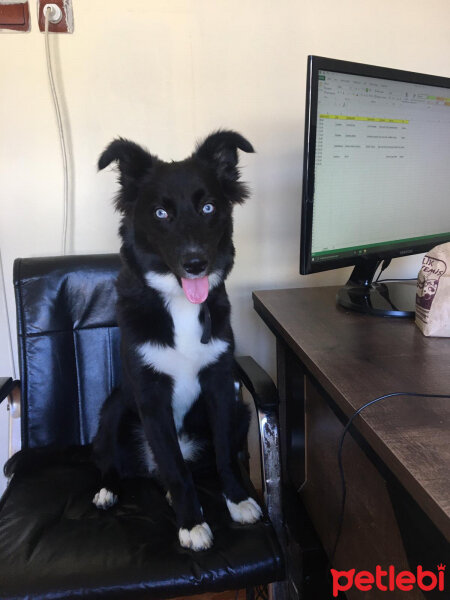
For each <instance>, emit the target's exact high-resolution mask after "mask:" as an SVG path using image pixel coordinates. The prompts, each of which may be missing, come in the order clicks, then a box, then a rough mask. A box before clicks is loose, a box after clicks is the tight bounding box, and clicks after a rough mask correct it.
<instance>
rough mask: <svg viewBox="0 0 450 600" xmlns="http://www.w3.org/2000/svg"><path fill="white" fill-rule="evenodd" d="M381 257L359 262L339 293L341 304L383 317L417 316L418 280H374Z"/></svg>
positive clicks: (338, 301)
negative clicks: (375, 281) (416, 282)
mask: <svg viewBox="0 0 450 600" xmlns="http://www.w3.org/2000/svg"><path fill="white" fill-rule="evenodd" d="M380 263H381V260H373V261H371V260H367V261H364V263H361V264H359V265H356V267H355V268H354V269H353V272H352V274H351V275H350V279H349V280H348V281H347V283H346V284H345V286H344V287H342V288H341V289H340V290H339V291H338V294H337V303H338V304H339V305H340V306H343V307H344V308H347V309H349V310H356V311H358V312H362V313H367V314H370V315H376V316H380V317H409V318H414V315H415V305H416V284H415V282H411V283H409V282H400V281H392V282H389V283H373V277H374V275H375V272H376V270H377V268H378V267H379V265H380Z"/></svg>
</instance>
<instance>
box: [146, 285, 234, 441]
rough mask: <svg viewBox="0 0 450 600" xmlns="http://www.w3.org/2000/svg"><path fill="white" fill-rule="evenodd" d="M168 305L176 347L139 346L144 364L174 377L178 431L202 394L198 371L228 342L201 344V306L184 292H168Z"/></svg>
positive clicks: (222, 350) (174, 403)
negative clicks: (192, 302) (190, 299)
mask: <svg viewBox="0 0 450 600" xmlns="http://www.w3.org/2000/svg"><path fill="white" fill-rule="evenodd" d="M166 306H167V309H168V310H169V312H170V314H171V316H172V320H173V324H174V347H173V348H171V347H169V346H161V345H156V344H153V343H152V342H145V343H143V344H140V345H139V346H138V353H139V356H140V357H141V360H142V362H143V363H144V364H146V365H149V366H151V367H153V368H154V369H155V370H156V371H158V372H160V373H165V374H166V375H169V376H170V377H172V379H173V393H172V410H173V416H174V421H175V426H176V428H177V431H179V430H180V429H181V427H182V425H183V419H184V416H185V415H186V413H187V412H188V410H189V409H190V408H191V406H192V404H193V403H194V402H195V400H196V399H197V398H198V396H199V394H200V383H199V380H198V374H199V372H200V371H201V370H202V369H203V368H204V367H206V366H208V365H210V364H212V363H214V362H215V361H216V360H217V359H218V358H219V356H220V355H221V354H223V352H225V351H226V349H227V347H228V343H227V342H225V341H224V340H220V339H214V338H213V339H211V340H210V342H209V343H207V344H202V343H201V341H200V340H201V337H202V326H201V324H200V322H199V313H200V306H199V305H197V304H191V303H190V302H189V301H188V300H187V299H186V297H185V296H184V294H183V292H182V291H181V290H180V293H179V294H173V295H170V297H169V296H166Z"/></svg>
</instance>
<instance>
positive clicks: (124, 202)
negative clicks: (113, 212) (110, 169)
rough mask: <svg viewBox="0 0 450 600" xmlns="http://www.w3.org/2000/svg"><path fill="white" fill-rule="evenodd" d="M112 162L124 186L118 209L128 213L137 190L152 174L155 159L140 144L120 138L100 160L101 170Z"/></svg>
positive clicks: (118, 199)
mask: <svg viewBox="0 0 450 600" xmlns="http://www.w3.org/2000/svg"><path fill="white" fill-rule="evenodd" d="M112 162H117V164H118V167H119V173H120V176H119V183H120V185H121V186H122V191H121V193H120V194H119V196H118V197H117V200H116V207H117V209H118V210H120V211H122V212H126V209H127V207H128V206H129V204H130V203H131V202H132V201H133V200H134V199H135V197H136V188H137V186H138V184H139V182H140V180H141V179H142V177H144V175H147V174H148V173H150V171H151V169H152V166H153V162H154V157H152V155H151V154H149V153H148V152H147V151H146V150H144V148H142V147H141V146H139V145H138V144H135V143H134V142H131V141H130V140H125V139H123V138H118V139H116V140H113V141H112V142H111V143H110V144H109V146H107V148H105V150H104V151H103V153H102V154H101V156H100V158H99V159H98V168H99V170H101V169H104V168H105V167H107V166H108V165H109V164H111V163H112Z"/></svg>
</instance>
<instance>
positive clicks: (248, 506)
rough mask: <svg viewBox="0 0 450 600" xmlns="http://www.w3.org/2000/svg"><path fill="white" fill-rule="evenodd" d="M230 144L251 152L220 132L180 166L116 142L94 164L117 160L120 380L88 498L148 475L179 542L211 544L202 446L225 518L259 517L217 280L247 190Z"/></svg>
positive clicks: (109, 404)
mask: <svg viewBox="0 0 450 600" xmlns="http://www.w3.org/2000/svg"><path fill="white" fill-rule="evenodd" d="M238 149H240V150H243V151H244V152H253V148H252V146H251V144H250V143H249V142H248V141H247V140H246V139H244V138H243V137H242V136H241V135H239V134H238V133H235V132H233V131H218V132H216V133H213V134H212V135H210V136H209V137H208V138H206V139H205V140H204V142H203V143H201V144H199V145H198V146H197V149H196V151H195V152H194V153H193V154H192V156H190V157H189V158H187V159H186V160H183V161H180V162H171V163H167V162H163V161H162V160H160V159H158V158H157V157H156V156H154V155H151V154H149V153H148V152H147V151H145V150H144V149H143V148H141V147H140V146H138V145H137V144H135V143H133V142H130V141H127V140H124V139H117V140H115V141H113V142H112V143H111V144H110V145H109V146H108V147H107V148H106V150H105V151H104V152H103V154H102V155H101V157H100V159H99V169H104V168H105V167H106V166H107V165H109V164H110V163H111V162H113V161H115V162H117V164H118V168H119V173H120V176H119V183H120V186H121V187H120V191H119V194H118V196H117V198H116V208H117V210H118V211H120V213H121V214H122V221H121V226H120V235H121V237H122V248H121V256H122V262H123V266H122V269H121V271H120V273H119V277H118V281H117V291H118V303H117V317H118V323H119V327H120V330H121V344H122V347H121V350H122V369H123V381H122V385H121V388H120V389H119V390H116V391H115V392H113V394H112V395H111V396H110V397H109V398H108V399H107V400H106V402H105V404H104V406H103V408H102V411H101V415H100V424H99V429H98V432H97V435H96V437H95V439H94V456H95V460H96V463H97V465H98V466H99V468H100V469H101V472H102V476H103V484H102V489H101V490H100V491H99V492H98V493H97V494H96V495H95V498H94V500H93V501H94V503H95V504H96V506H97V507H98V508H108V507H109V506H112V505H113V504H114V503H115V502H116V501H117V493H118V482H119V480H120V479H122V478H125V477H130V476H136V475H144V476H149V475H155V476H156V477H157V478H158V479H159V480H160V481H161V482H162V484H163V485H164V487H165V489H166V490H167V491H168V495H167V497H168V500H169V501H170V502H171V504H172V506H173V508H174V511H175V513H176V520H177V525H178V527H179V540H180V544H181V545H182V546H184V547H187V548H192V549H193V550H203V549H206V548H208V547H210V546H211V544H212V539H213V536H212V533H211V530H210V528H209V526H208V524H207V523H206V522H205V519H204V517H203V512H202V507H201V506H200V503H199V500H198V497H197V494H196V490H195V487H194V483H193V477H192V472H191V469H192V468H193V466H195V464H196V463H197V462H198V461H201V460H202V459H204V458H205V456H206V455H208V453H209V455H211V454H213V455H214V452H215V463H216V468H217V472H218V474H219V477H220V480H221V485H222V487H223V494H224V497H225V500H226V503H227V506H228V509H229V512H230V515H231V517H232V518H233V520H235V521H238V522H240V523H252V522H255V521H257V520H258V519H259V518H260V516H261V509H260V507H259V506H258V504H257V503H256V502H255V501H254V500H253V499H252V498H249V497H248V493H247V492H246V491H245V490H244V488H243V486H242V485H241V483H240V480H239V476H238V468H237V454H238V451H239V450H240V448H241V447H242V445H243V442H244V440H245V436H246V434H247V429H248V423H249V416H248V411H247V410H246V408H245V407H244V405H243V404H242V403H241V402H239V401H237V400H236V393H235V383H234V376H233V351H234V341H233V333H232V330H231V325H230V304H229V300H228V296H227V293H226V290H225V284H224V282H225V279H226V278H227V276H228V274H229V272H230V270H231V268H232V266H233V260H234V246H233V241H232V232H233V222H232V211H233V205H234V204H236V203H242V202H243V201H244V199H245V198H246V197H247V195H248V193H247V190H246V188H245V186H244V185H243V184H242V183H241V182H240V181H239V171H238V168H237V164H238V153H237V151H238Z"/></svg>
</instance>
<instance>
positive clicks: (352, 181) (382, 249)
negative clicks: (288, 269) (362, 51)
mask: <svg viewBox="0 0 450 600" xmlns="http://www.w3.org/2000/svg"><path fill="white" fill-rule="evenodd" d="M448 241H450V79H449V78H445V77H437V76H433V75H423V74H418V73H412V72H408V71H399V70H396V69H388V68H384V67H375V66H369V65H365V64H359V63H352V62H347V61H341V60H334V59H329V58H322V57H318V56H309V57H308V75H307V93H306V117H305V147H304V168H303V202H302V231H301V251H300V273H302V274H308V273H315V272H318V271H324V270H327V269H336V268H339V267H344V266H348V265H354V266H355V268H354V270H353V273H352V275H351V277H350V279H349V281H348V282H347V284H346V285H345V287H344V288H342V290H340V292H339V294H338V302H339V303H340V304H342V305H343V306H345V307H346V308H350V309H354V310H358V311H362V312H371V313H374V314H380V315H391V316H413V315H414V301H415V288H414V286H412V285H409V286H406V287H405V286H403V287H402V286H401V284H398V283H397V285H392V284H386V283H383V284H376V283H374V282H373V278H374V275H375V273H376V271H377V269H378V267H379V266H380V264H381V261H383V260H386V261H387V260H390V259H392V258H395V257H398V256H406V255H409V254H416V253H422V252H426V251H427V250H430V249H431V248H433V247H434V246H436V245H438V244H441V243H444V242H448ZM402 290H403V292H406V294H402ZM408 304H409V305H408Z"/></svg>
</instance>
